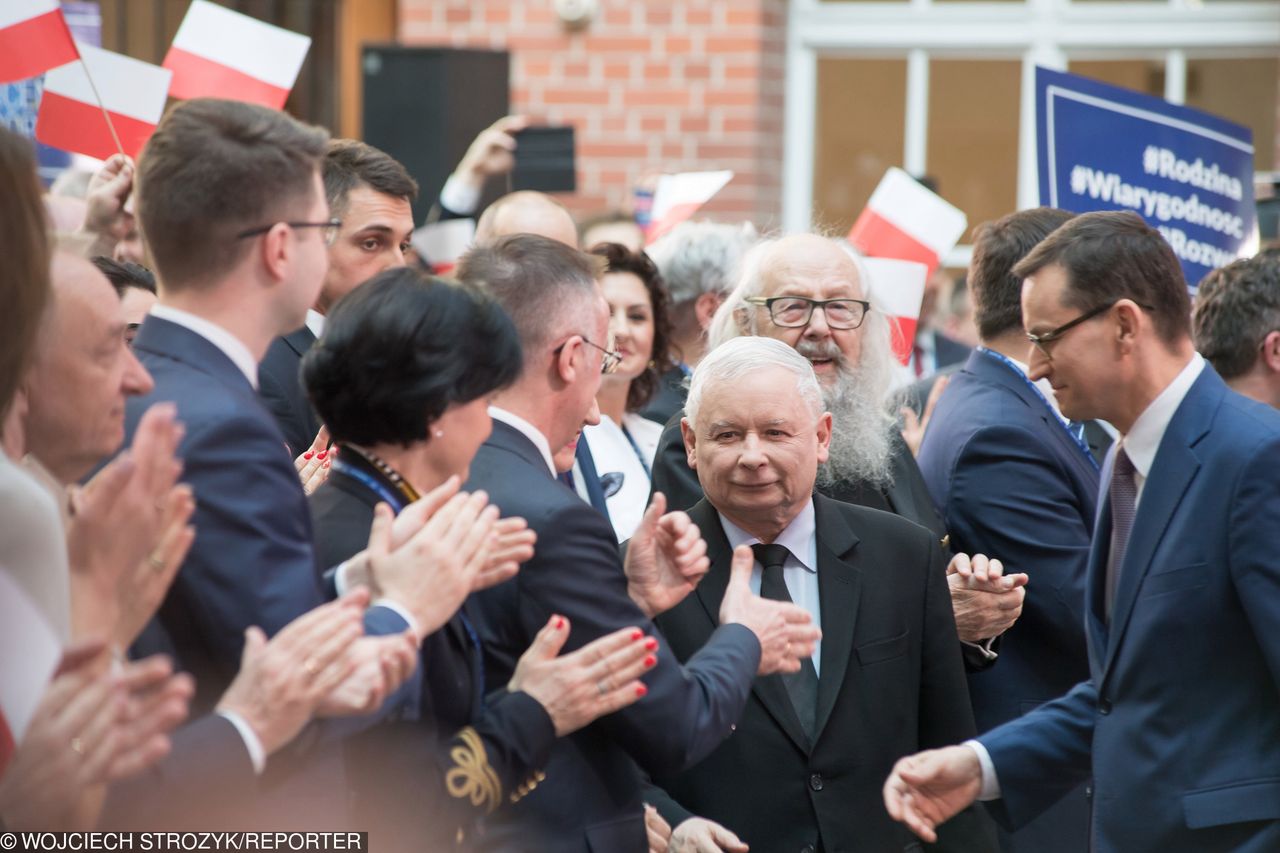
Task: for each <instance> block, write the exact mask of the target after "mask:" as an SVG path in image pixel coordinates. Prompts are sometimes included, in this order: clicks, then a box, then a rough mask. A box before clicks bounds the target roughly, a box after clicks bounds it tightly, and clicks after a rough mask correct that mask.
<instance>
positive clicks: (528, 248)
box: [0, 99, 1280, 853]
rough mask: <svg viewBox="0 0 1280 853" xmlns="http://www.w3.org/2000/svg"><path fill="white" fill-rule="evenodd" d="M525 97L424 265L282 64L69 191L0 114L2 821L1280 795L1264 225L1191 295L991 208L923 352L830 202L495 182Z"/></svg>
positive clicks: (102, 823) (1252, 832)
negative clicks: (15, 712) (460, 224)
mask: <svg viewBox="0 0 1280 853" xmlns="http://www.w3.org/2000/svg"><path fill="white" fill-rule="evenodd" d="M526 124H527V122H526V120H525V119H523V118H521V117H508V118H505V119H502V120H501V121H499V122H497V123H496V124H494V125H493V126H492V127H490V128H489V129H487V130H486V131H484V132H483V133H482V134H481V135H480V136H479V137H478V138H477V139H476V140H475V142H474V143H473V145H472V146H471V148H470V149H469V150H468V152H467V154H466V156H465V157H464V158H463V159H462V161H461V162H460V163H459V164H458V166H457V168H456V169H455V171H454V172H453V174H452V175H451V176H450V178H449V180H448V182H447V183H446V184H445V186H444V188H443V190H442V191H441V193H440V195H439V197H438V198H437V199H433V200H432V202H433V203H432V205H431V213H430V214H429V215H428V220H430V221H439V220H443V219H452V218H463V217H477V225H476V236H475V241H474V243H473V245H472V246H471V247H470V248H469V249H468V250H467V251H466V253H465V254H464V255H463V256H462V257H461V258H460V259H459V260H458V263H457V265H456V267H455V268H454V269H453V271H452V272H451V274H450V276H449V277H448V278H442V277H438V276H435V275H432V274H431V273H430V269H431V267H430V266H429V263H430V261H431V260H432V259H428V258H422V257H420V256H418V255H417V254H416V253H415V252H414V250H413V248H412V244H411V236H412V234H413V231H414V229H415V225H416V223H415V221H414V216H413V205H414V204H415V203H417V202H418V201H419V199H418V186H417V184H416V183H415V181H414V179H413V178H412V177H411V176H410V175H409V173H408V172H407V171H406V170H405V168H404V167H403V166H402V165H401V164H400V163H398V162H397V161H396V160H395V159H393V158H392V157H390V156H388V155H387V154H385V153H384V152H381V151H378V150H377V149H375V148H372V147H370V146H369V145H367V144H365V143H362V142H359V141H356V140H345V139H330V138H329V135H328V134H327V133H326V132H325V131H324V130H322V129H319V128H316V127H311V126H308V125H305V124H302V123H300V122H298V121H296V120H294V119H292V118H290V117H289V116H287V115H285V114H284V113H282V112H278V111H274V110H269V109H265V108H261V107H257V106H252V105H248V104H243V103H237V102H231V101H219V100H210V99H196V100H191V101H186V102H183V103H181V104H179V105H177V106H176V107H174V108H173V109H172V110H170V111H169V112H168V114H167V115H166V116H165V117H164V119H163V120H162V122H161V123H160V125H159V127H158V128H157V130H156V132H155V134H154V135H153V136H152V137H151V139H150V140H149V141H148V143H147V145H146V148H145V150H144V151H143V153H142V155H141V156H140V157H139V159H138V161H137V162H136V163H134V162H133V161H131V160H129V159H127V158H125V157H123V156H117V157H113V158H111V159H110V160H109V161H107V162H106V163H105V164H104V165H103V166H102V167H101V169H100V170H99V171H98V172H97V173H96V174H95V175H93V176H92V178H91V179H90V180H88V181H87V182H84V186H83V192H84V198H83V200H81V201H79V202H78V206H77V203H70V204H69V203H67V202H66V201H65V200H64V201H63V202H59V203H55V202H54V201H52V199H53V198H54V197H52V196H49V195H47V194H45V193H44V192H43V191H42V189H41V187H40V185H39V183H38V182H37V179H36V176H35V169H34V164H33V160H32V152H31V149H30V145H29V143H28V141H27V140H24V139H22V138H20V137H18V136H16V135H14V134H11V133H8V132H5V131H0V183H2V184H3V186H4V192H3V193H0V209H3V211H4V221H5V222H6V224H7V227H6V228H5V229H4V232H3V235H2V236H0V241H3V245H4V248H5V249H6V255H7V257H8V260H9V263H8V264H7V265H6V269H5V272H4V273H2V274H0V282H2V286H3V289H4V294H5V297H6V300H5V301H6V304H7V305H8V310H7V311H6V312H4V313H3V314H0V417H2V424H3V432H2V434H0V438H2V439H3V442H2V443H3V453H0V506H3V507H4V514H3V517H2V518H0V528H2V533H0V573H3V576H2V577H0V580H4V581H5V584H6V588H12V589H14V590H17V591H18V592H16V593H15V595H18V596H20V597H21V601H22V602H23V603H25V605H29V607H30V608H31V609H32V610H33V611H34V612H35V613H37V614H38V615H39V619H40V621H41V622H42V623H44V624H46V625H47V626H48V630H49V632H50V633H51V634H52V635H53V637H54V638H55V641H56V644H57V645H58V647H59V648H60V652H59V654H60V659H59V661H58V662H57V664H56V667H55V668H54V669H53V672H52V674H51V675H50V677H49V678H48V680H47V683H45V684H44V686H43V687H42V690H41V693H40V695H39V696H32V697H30V699H31V704H32V705H33V707H34V711H33V712H32V713H31V715H30V722H29V724H28V725H26V726H25V730H24V731H22V732H20V733H19V734H20V735H21V737H20V738H17V739H16V740H17V742H16V747H15V748H14V749H13V750H12V751H11V754H7V755H6V754H5V753H4V752H3V751H0V825H2V826H3V827H4V828H6V829H14V830H20V829H42V830H44V829H50V830H52V829H57V830H83V829H94V828H101V829H131V830H142V829H146V830H156V829H200V830H207V829H214V828H216V829H259V830H271V831H276V830H285V829H298V830H358V831H365V832H368V833H370V843H371V845H372V846H374V847H376V849H391V850H406V851H409V850H414V851H437V850H452V849H467V850H489V851H517V850H521V851H522V850H538V851H565V853H570V851H572V853H586V852H587V851H610V853H614V851H619V853H642V851H651V853H664V851H674V853H685V851H699V852H700V851H744V850H747V849H748V848H750V849H753V850H758V851H802V853H803V852H804V851H808V853H816V852H817V851H827V852H828V853H835V851H865V853H879V851H890V850H893V851H901V850H911V849H936V850H941V851H973V852H974V853H985V852H986V851H997V850H999V851H1004V853H1028V851H1036V853H1042V852H1043V851H1048V853H1059V851H1060V853H1084V851H1093V850H1098V851H1116V853H1121V852H1122V853H1132V851H1162V853H1163V851H1188V853H1190V851H1212V850H1239V851H1250V850H1258V851H1261V850H1271V849H1276V848H1278V847H1280V798H1277V796H1276V794H1277V791H1278V788H1277V785H1278V784H1280V783H1277V782H1276V777H1277V772H1276V768H1277V767H1280V690H1277V686H1280V645H1277V644H1276V642H1275V640H1274V639H1273V638H1272V632H1271V630H1270V626H1271V625H1273V624H1274V623H1273V622H1272V621H1271V619H1272V617H1274V616H1278V615H1280V614H1277V612H1276V608H1277V607H1278V606H1280V559H1278V558H1276V557H1275V556H1274V555H1273V549H1271V548H1270V547H1268V546H1269V544H1270V542H1269V540H1270V536H1271V534H1272V532H1273V531H1274V530H1277V529H1280V479H1278V478H1277V477H1276V476H1275V471H1276V466H1277V464H1280V414H1277V412H1276V411H1275V408H1276V407H1280V251H1277V250H1276V249H1270V250H1264V251H1263V252H1262V253H1260V254H1259V255H1258V256H1256V257H1254V258H1250V259H1245V260H1240V261H1237V262H1235V263H1233V264H1231V265H1229V266H1226V267H1224V268H1222V269H1219V270H1217V271H1215V272H1214V273H1213V274H1211V275H1210V276H1209V277H1208V278H1207V279H1206V280H1205V281H1204V282H1203V283H1201V284H1200V287H1199V291H1198V296H1197V297H1196V298H1195V302H1194V305H1193V304H1192V302H1191V300H1190V298H1189V297H1188V289H1187V284H1186V281H1185V280H1184V278H1183V276H1182V272H1181V269H1180V267H1179V265H1178V262H1177V260H1176V258H1175V256H1174V255H1173V252H1172V250H1171V249H1170V248H1169V246H1168V245H1167V244H1166V243H1165V242H1164V241H1163V239H1162V238H1161V237H1160V235H1159V233H1158V232H1156V231H1155V230H1153V229H1152V228H1151V227H1149V226H1148V225H1146V224H1145V223H1144V222H1143V221H1142V220H1141V219H1140V218H1138V217H1137V216H1135V215H1133V214H1128V213H1108V212H1100V213H1090V214H1082V215H1072V214H1070V213H1067V212H1065V211H1060V210H1053V209H1048V208H1038V209H1033V210H1026V211H1020V212H1016V213H1011V214H1009V215H1008V216H1005V217H1003V218H1001V219H999V220H996V221H993V222H987V223H983V224H981V225H980V226H979V227H978V228H976V229H975V231H974V234H973V243H974V252H973V260H972V263H971V264H970V267H969V270H968V273H967V276H966V277H965V278H964V279H963V280H962V281H961V282H960V283H959V284H956V283H955V282H949V281H945V280H942V281H941V286H940V287H939V288H938V289H937V291H936V292H937V294H938V295H937V298H936V300H935V301H936V303H937V305H938V306H939V308H938V310H937V312H936V313H937V317H936V320H934V321H932V322H930V318H929V317H925V318H923V321H922V323H921V326H920V327H921V331H920V332H919V334H918V337H917V340H916V342H915V346H914V348H913V354H912V357H911V360H910V361H909V362H908V366H907V367H906V368H903V366H902V365H900V364H899V363H898V362H897V361H896V359H895V357H894V351H893V347H892V340H891V335H892V334H893V331H892V329H891V326H890V323H889V321H888V318H887V317H886V316H885V314H884V313H883V312H881V311H879V310H878V309H877V305H876V304H875V302H874V300H873V298H872V296H871V289H870V278H869V273H868V267H867V265H866V264H864V263H863V261H862V258H861V257H860V256H859V255H858V253H857V252H856V251H854V250H853V249H852V248H851V247H850V246H849V244H848V243H847V242H845V241H843V240H840V239H836V238H832V237H829V236H825V235H822V234H817V233H798V234H786V235H783V234H763V235H762V234H760V233H758V232H757V231H756V229H755V228H753V227H752V226H751V225H750V224H748V223H742V224H718V223H711V222H686V223H683V224H681V225H679V226H677V227H676V228H674V229H673V230H671V231H670V232H669V233H668V234H666V235H665V236H663V237H661V238H660V239H658V240H657V241H656V242H654V243H652V244H651V245H645V240H644V234H643V232H642V231H641V229H640V228H639V227H638V226H636V224H635V222H634V220H633V219H632V218H631V217H630V216H628V215H625V214H623V215H618V214H607V215H602V216H599V217H595V218H593V219H592V220H589V221H584V222H582V223H581V224H579V223H576V222H575V221H574V219H573V217H572V216H571V215H570V213H569V212H568V211H567V210H566V209H565V208H564V207H563V206H562V205H561V204H559V203H558V202H557V201H556V200H555V199H553V198H551V197H549V196H546V195H542V194H539V193H534V192H516V193H511V194H509V195H507V196H504V197H502V198H500V199H499V200H498V201H496V202H494V203H493V204H491V205H489V206H488V207H486V208H485V209H484V210H483V211H480V210H478V209H477V208H478V206H479V200H480V198H481V195H482V190H483V187H484V183H485V181H486V180H487V179H488V178H489V177H491V176H493V175H495V174H501V173H503V172H505V171H507V170H509V169H510V168H511V165H512V157H511V151H512V149H513V146H515V145H516V144H517V142H516V139H515V137H514V136H513V134H514V133H515V132H516V131H518V130H519V129H521V128H522V127H524V126H525V125H526ZM477 215H478V216H477ZM944 278H945V277H944ZM938 283H939V280H935V282H934V284H935V285H936V284H938ZM931 292H933V291H932V290H931ZM1250 398H1252V399H1250ZM10 582H12V583H11V584H10ZM19 654H21V652H20V651H19V650H17V649H12V648H10V649H5V658H6V661H9V660H11V659H12V658H14V656H16V655H19ZM8 665H9V664H8V663H6V666H8ZM922 845H923V846H922Z"/></svg>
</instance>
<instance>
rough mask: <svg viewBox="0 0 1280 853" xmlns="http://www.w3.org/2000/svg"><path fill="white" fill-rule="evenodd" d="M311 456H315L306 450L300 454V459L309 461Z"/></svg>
mask: <svg viewBox="0 0 1280 853" xmlns="http://www.w3.org/2000/svg"><path fill="white" fill-rule="evenodd" d="M312 456H315V454H314V453H312V452H311V451H310V450H308V451H307V452H306V453H304V454H302V458H303V459H310V458H311V457H312Z"/></svg>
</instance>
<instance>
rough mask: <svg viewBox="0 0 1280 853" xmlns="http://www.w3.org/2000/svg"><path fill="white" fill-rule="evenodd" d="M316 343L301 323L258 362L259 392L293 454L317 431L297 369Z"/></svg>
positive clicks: (318, 420) (302, 448)
mask: <svg viewBox="0 0 1280 853" xmlns="http://www.w3.org/2000/svg"><path fill="white" fill-rule="evenodd" d="M315 342H316V336H315V335H313V334H312V333H311V330H310V329H309V328H307V327H306V326H303V327H302V328H301V329H298V330H297V331H296V332H290V333H289V334H287V335H285V336H283V337H279V338H276V339H275V340H274V341H272V342H271V346H270V347H268V348H267V354H266V355H265V356H263V357H262V364H260V365H258V394H259V395H260V396H261V397H262V402H264V403H266V406H267V409H269V410H270V412H271V414H272V415H274V416H275V419H276V423H278V424H279V425H280V431H281V432H282V433H284V440H285V442H286V443H287V444H288V445H289V453H290V454H292V455H293V456H294V457H297V456H298V455H299V454H300V453H302V452H303V451H304V450H306V449H307V448H308V447H310V446H311V442H313V441H315V440H316V433H318V432H319V431H320V418H319V417H317V416H316V413H315V410H313V409H312V408H311V401H310V400H309V399H307V391H306V389H305V388H304V387H303V385H302V377H301V376H300V375H299V372H298V371H299V370H300V369H301V367H302V357H303V356H304V355H306V354H307V350H309V349H311V345H312V344H314V343H315Z"/></svg>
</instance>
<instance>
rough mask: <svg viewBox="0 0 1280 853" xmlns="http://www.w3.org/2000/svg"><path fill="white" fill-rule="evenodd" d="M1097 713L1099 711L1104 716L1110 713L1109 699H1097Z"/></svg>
mask: <svg viewBox="0 0 1280 853" xmlns="http://www.w3.org/2000/svg"><path fill="white" fill-rule="evenodd" d="M1098 713H1099V714H1102V715H1103V716H1104V717H1105V716H1106V715H1107V714H1110V713H1111V700H1110V699H1099V700H1098Z"/></svg>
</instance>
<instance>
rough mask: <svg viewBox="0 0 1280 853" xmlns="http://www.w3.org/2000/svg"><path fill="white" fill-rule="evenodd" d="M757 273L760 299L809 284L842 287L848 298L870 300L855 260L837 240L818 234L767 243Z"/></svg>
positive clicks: (812, 285)
mask: <svg viewBox="0 0 1280 853" xmlns="http://www.w3.org/2000/svg"><path fill="white" fill-rule="evenodd" d="M756 274H757V277H758V283H757V285H756V287H757V290H756V294H757V295H760V296H775V295H777V294H779V293H782V292H784V291H785V292H790V291H787V288H788V287H789V286H796V285H799V284H800V283H801V282H807V284H808V286H810V287H818V288H821V287H823V286H829V287H833V288H839V289H840V290H841V291H842V292H843V293H844V295H846V296H849V297H852V298H854V299H866V288H865V287H864V286H863V283H862V278H861V276H860V275H859V273H858V265H857V264H856V263H855V262H854V260H853V258H852V257H851V256H850V255H849V253H848V252H847V251H846V250H845V249H844V247H843V246H841V245H840V244H839V243H837V242H836V241H835V240H832V239H830V238H829V237H820V236H818V235H817V234H791V235H789V236H787V237H783V238H782V239H780V240H777V241H775V242H773V243H768V244H766V245H765V247H764V250H763V253H762V255H761V257H760V265H759V267H757V273H756ZM797 292H798V291H797ZM804 295H808V294H804ZM822 298H834V297H822Z"/></svg>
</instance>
